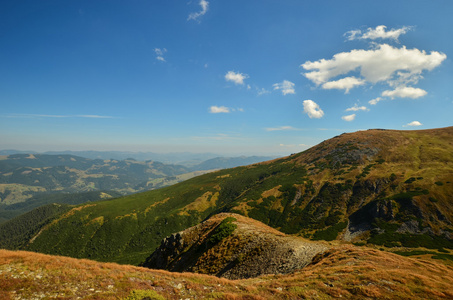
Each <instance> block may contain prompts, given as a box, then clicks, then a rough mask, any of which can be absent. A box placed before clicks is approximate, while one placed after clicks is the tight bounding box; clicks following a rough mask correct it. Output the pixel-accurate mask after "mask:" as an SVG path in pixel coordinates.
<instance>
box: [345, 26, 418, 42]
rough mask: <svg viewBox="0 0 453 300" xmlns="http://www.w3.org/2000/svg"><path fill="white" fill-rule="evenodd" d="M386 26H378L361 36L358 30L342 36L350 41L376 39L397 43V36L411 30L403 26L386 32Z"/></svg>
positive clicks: (409, 27)
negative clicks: (390, 40)
mask: <svg viewBox="0 0 453 300" xmlns="http://www.w3.org/2000/svg"><path fill="white" fill-rule="evenodd" d="M386 28H387V26H384V25H379V26H376V28H368V29H367V31H366V32H364V33H363V34H362V31H361V30H360V29H357V30H351V31H348V32H346V33H345V34H344V35H345V36H346V38H347V39H348V40H350V41H352V40H356V39H360V40H366V39H370V40H376V39H392V40H395V41H397V40H398V38H399V36H400V35H402V34H405V33H406V32H408V31H409V30H411V29H412V27H411V26H403V27H402V28H400V29H391V30H389V31H386Z"/></svg>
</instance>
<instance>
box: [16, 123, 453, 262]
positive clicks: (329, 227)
mask: <svg viewBox="0 0 453 300" xmlns="http://www.w3.org/2000/svg"><path fill="white" fill-rule="evenodd" d="M452 182H453V127H449V128H442V129H433V130H423V131H393V130H368V131H360V132H356V133H348V134H342V135H340V136H338V137H335V138H332V139H330V140H327V141H325V142H323V143H321V144H319V145H317V146H315V147H313V148H311V149H309V150H307V151H305V152H302V153H299V154H295V155H292V156H289V157H286V158H282V159H277V160H273V161H269V162H265V163H260V164H255V165H250V166H246V167H238V168H233V169H226V170H222V171H218V172H214V173H210V174H206V175H202V176H199V177H196V178H193V179H190V180H187V181H185V182H183V183H179V184H176V185H173V186H171V187H167V188H163V189H159V190H154V191H150V192H145V193H140V194H135V195H131V196H127V197H122V198H118V199H113V200H108V201H102V202H96V203H92V204H90V205H85V206H79V207H76V208H74V209H73V210H71V211H69V212H67V213H65V214H62V215H60V216H58V217H57V219H56V220H55V221H53V222H52V223H50V224H48V225H46V226H45V227H43V228H42V230H41V231H40V233H39V234H38V235H37V236H36V237H35V238H34V239H33V242H31V243H28V245H26V246H25V247H22V249H28V250H33V251H39V252H44V253H50V254H59V255H68V256H73V257H79V258H91V259H95V260H99V261H115V262H121V263H131V264H138V263H140V262H142V261H143V260H144V259H145V258H146V257H147V256H148V255H149V254H150V253H151V252H152V251H153V250H154V249H155V248H156V247H157V246H158V245H159V244H160V241H161V240H162V239H163V238H164V237H166V236H168V235H170V234H172V233H174V232H178V231H181V230H183V229H185V228H188V227H190V226H193V225H196V224H198V223H199V222H200V221H202V220H204V219H205V218H207V217H208V216H210V215H213V214H215V213H218V212H235V213H239V214H242V215H245V216H249V217H251V218H254V219H257V220H259V221H262V222H263V223H265V224H268V225H270V226H272V227H274V228H277V229H279V230H281V231H283V232H285V233H292V234H300V235H303V236H305V237H308V238H313V239H324V240H333V239H346V240H350V241H355V242H365V243H366V242H367V241H368V242H373V243H375V244H380V245H386V246H401V245H402V246H409V247H411V246H415V247H418V246H423V247H428V248H434V249H436V248H437V249H440V248H453V242H452V241H451V237H452V235H453V226H452V224H453V202H452V201H451V199H452V198H453V183H452Z"/></svg>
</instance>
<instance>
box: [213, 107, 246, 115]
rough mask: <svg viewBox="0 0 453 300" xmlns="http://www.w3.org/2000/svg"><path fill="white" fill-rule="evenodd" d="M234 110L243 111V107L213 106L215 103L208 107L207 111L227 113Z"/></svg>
mask: <svg viewBox="0 0 453 300" xmlns="http://www.w3.org/2000/svg"><path fill="white" fill-rule="evenodd" d="M235 111H238V112H244V109H243V108H231V107H226V106H215V105H213V106H211V107H210V108H209V112H210V113H211V114H221V113H224V114H228V113H231V112H235Z"/></svg>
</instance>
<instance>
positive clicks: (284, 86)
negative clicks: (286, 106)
mask: <svg viewBox="0 0 453 300" xmlns="http://www.w3.org/2000/svg"><path fill="white" fill-rule="evenodd" d="M273 87H274V90H282V94H283V95H288V94H295V93H296V91H295V90H294V83H293V82H291V81H288V80H283V82H280V83H275V84H274V85H273Z"/></svg>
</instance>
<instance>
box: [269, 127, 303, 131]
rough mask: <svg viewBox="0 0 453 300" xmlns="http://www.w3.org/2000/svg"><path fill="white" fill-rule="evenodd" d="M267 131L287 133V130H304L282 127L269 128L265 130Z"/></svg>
mask: <svg viewBox="0 0 453 300" xmlns="http://www.w3.org/2000/svg"><path fill="white" fill-rule="evenodd" d="M265 130H266V131H286V130H302V129H299V128H294V127H292V126H280V127H269V128H265Z"/></svg>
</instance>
